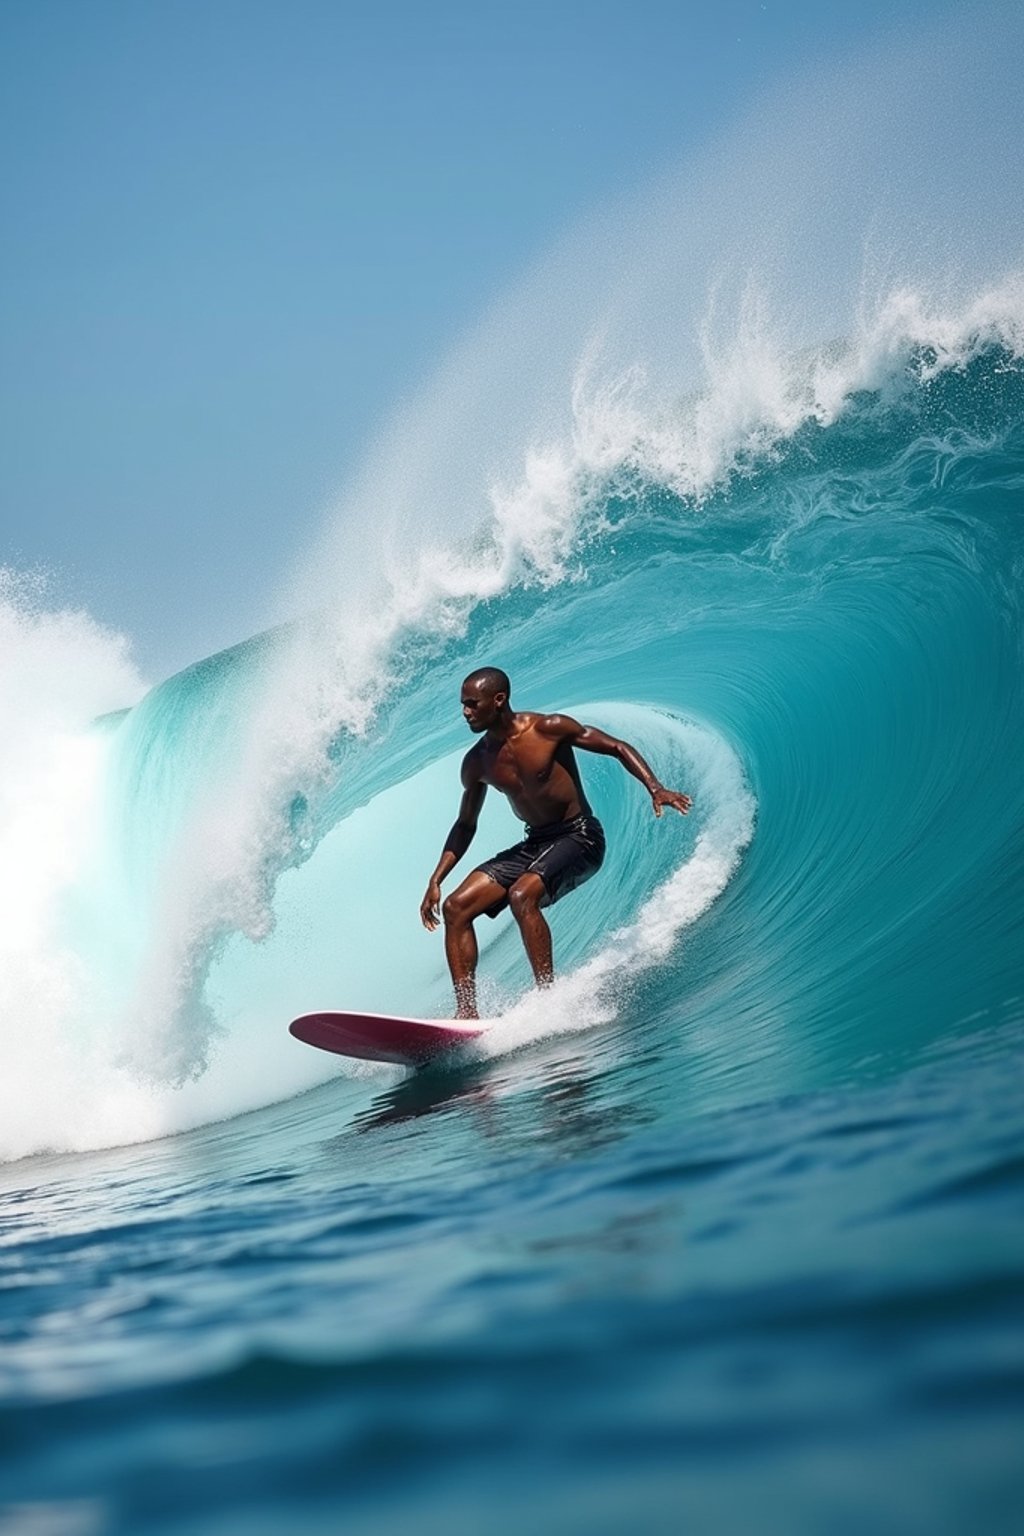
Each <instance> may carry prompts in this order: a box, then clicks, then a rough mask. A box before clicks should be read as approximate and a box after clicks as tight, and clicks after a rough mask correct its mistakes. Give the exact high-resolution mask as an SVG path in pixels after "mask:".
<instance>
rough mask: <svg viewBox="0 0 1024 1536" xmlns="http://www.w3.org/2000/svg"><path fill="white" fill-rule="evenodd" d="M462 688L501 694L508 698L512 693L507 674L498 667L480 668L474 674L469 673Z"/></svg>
mask: <svg viewBox="0 0 1024 1536" xmlns="http://www.w3.org/2000/svg"><path fill="white" fill-rule="evenodd" d="M462 686H463V688H466V687H470V686H472V687H473V688H480V689H482V690H483V691H484V692H486V693H490V694H495V693H503V694H504V695H505V697H506V699H507V698H508V696H509V694H510V693H511V692H512V684H511V683H510V682H509V680H508V673H507V672H503V671H502V670H501V668H500V667H480V668H478V670H477V671H476V672H471V673H470V674H469V676H468V677H467V678H466V681H465V682H464V683H463V685H462Z"/></svg>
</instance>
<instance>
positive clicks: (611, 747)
mask: <svg viewBox="0 0 1024 1536" xmlns="http://www.w3.org/2000/svg"><path fill="white" fill-rule="evenodd" d="M541 730H542V731H543V733H544V735H545V736H551V737H554V738H555V740H557V741H565V742H568V744H569V746H571V747H578V748H579V750H580V751H581V752H599V753H601V754H602V755H603V756H605V757H617V758H618V760H619V762H620V763H621V764H622V766H623V768H625V770H626V772H627V773H631V774H632V775H633V777H634V779H639V780H640V783H641V784H642V785H643V786H644V788H645V789H646V791H647V793H648V794H649V795H650V797H651V801H652V803H653V806H654V814H655V816H660V815H661V812H662V809H663V808H664V807H665V806H666V805H671V806H672V807H673V808H674V809H675V810H677V811H680V812H681V813H682V815H684V816H685V815H686V813H687V811H689V809H690V806H691V805H692V804H693V801H692V800H691V799H690V797H689V795H683V794H680V793H679V791H678V790H675V789H666V788H665V786H664V784H662V783H661V782H660V780H659V779H658V778H657V776H656V774H655V773H654V770H653V769H652V768H651V766H650V764H648V763H646V762H645V761H644V759H643V758H642V757H641V756H640V753H639V752H638V751H637V749H636V747H633V746H630V744H629V742H628V741H621V740H620V739H619V738H618V737H617V736H609V735H608V734H607V732H606V731H599V730H598V728H597V726H596V725H581V724H580V722H579V721H578V720H574V719H573V718H572V716H571V715H546V716H545V717H544V719H543V721H542V723H541Z"/></svg>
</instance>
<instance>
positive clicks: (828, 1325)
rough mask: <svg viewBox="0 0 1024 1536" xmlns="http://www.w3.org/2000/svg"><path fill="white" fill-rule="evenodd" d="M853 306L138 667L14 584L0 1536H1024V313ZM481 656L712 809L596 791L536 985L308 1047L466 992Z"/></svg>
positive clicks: (7, 650)
mask: <svg viewBox="0 0 1024 1536" xmlns="http://www.w3.org/2000/svg"><path fill="white" fill-rule="evenodd" d="M883 287H884V285H883ZM880 292H881V290H880ZM822 302H824V301H822ZM826 307H827V306H826ZM753 310H754V311H756V305H754V306H753ZM849 313H850V311H849V308H847V309H846V310H844V313H843V315H842V316H839V315H838V313H837V315H836V317H835V323H834V324H829V323H827V322H828V316H827V314H826V316H825V321H826V323H824V324H823V325H818V323H817V321H816V322H815V324H816V326H817V330H818V332H820V338H824V339H820V338H819V340H818V341H816V342H811V341H808V340H807V339H806V337H805V338H804V339H803V341H802V342H801V344H800V345H795V346H792V347H788V348H787V347H785V346H781V345H777V344H776V343H775V342H773V341H771V338H770V337H769V335H768V331H767V329H766V328H764V327H763V326H760V323H759V322H758V321H757V316H756V313H754V315H753V318H751V314H749V313H748V314H747V315H746V317H745V318H744V316H743V315H740V316H739V318H738V319H737V321H736V324H735V326H734V327H733V328H732V330H731V332H730V334H731V336H732V342H731V346H730V348H729V349H727V351H726V352H716V351H715V349H714V345H713V343H712V342H711V340H710V339H709V337H708V336H705V338H704V341H703V348H704V353H705V370H704V375H703V378H702V379H701V380H698V381H695V382H694V383H693V387H692V388H689V389H684V388H680V389H679V390H677V391H675V392H673V391H668V392H662V393H661V395H660V397H659V398H658V400H657V403H656V404H652V400H651V396H650V394H649V393H645V391H644V387H643V383H642V380H641V379H640V377H639V375H638V374H635V373H628V372H627V373H626V374H623V375H620V376H618V377H617V378H614V379H612V380H611V382H610V383H609V381H608V379H607V378H604V379H603V380H601V379H598V380H597V381H596V382H595V377H594V374H593V370H592V369H591V370H590V371H588V369H589V366H590V365H589V364H588V365H587V366H584V367H581V370H580V373H579V374H578V375H577V378H576V384H575V386H573V387H572V388H570V386H569V384H568V383H566V387H565V397H566V399H567V400H570V401H571V404H570V407H569V409H568V417H569V425H568V427H567V428H566V430H565V431H563V432H562V433H561V435H557V434H554V435H550V436H548V437H547V438H543V439H541V438H537V439H533V438H527V439H525V440H524V441H523V443H522V444H521V445H520V448H521V452H520V456H519V461H518V462H519V472H518V475H517V476H512V477H511V478H509V477H507V476H506V477H505V478H502V477H501V476H500V475H499V476H497V477H496V478H495V479H494V483H493V486H492V494H491V496H490V502H489V506H488V510H486V513H485V512H483V511H482V510H480V509H479V508H478V509H477V510H478V511H480V515H479V516H477V515H476V512H475V511H474V510H473V509H472V508H471V509H470V515H468V516H467V518H466V519H465V521H464V524H463V525H462V526H460V527H455V526H454V525H453V526H452V527H451V528H435V527H434V526H433V524H432V523H431V524H430V526H429V527H427V526H426V525H427V523H429V521H430V520H429V519H428V518H427V517H426V514H424V528H421V529H419V530H418V531H417V530H416V529H414V528H411V527H409V526H406V527H405V531H404V533H402V534H401V535H399V533H396V531H395V530H396V527H397V526H398V525H397V524H396V525H393V526H391V527H388V526H386V520H382V522H381V524H380V526H379V527H378V526H377V523H376V521H375V519H377V518H378V517H380V518H381V519H383V512H382V511H381V507H382V506H383V502H380V501H373V502H372V503H371V502H370V501H367V503H366V507H367V510H366V516H365V518H364V519H363V525H362V536H363V537H364V540H365V541H366V542H364V545H362V546H360V545H358V544H356V545H352V546H351V549H350V558H348V561H347V563H346V558H343V556H344V551H345V549H346V547H347V546H346V545H345V543H344V541H342V542H341V543H340V544H339V545H338V546H337V548H336V549H335V552H334V554H333V555H332V556H331V558H330V560H328V559H327V558H326V556H325V557H324V558H323V559H321V560H320V562H319V563H320V564H321V565H322V566H323V567H324V570H325V572H326V575H325V587H326V590H327V592H328V593H329V596H321V598H320V599H318V600H317V601H315V602H314V601H310V602H309V603H307V604H306V606H305V607H304V608H303V606H302V604H298V605H296V611H295V612H293V613H292V615H291V616H290V617H289V618H288V619H287V622H282V623H281V624H279V625H277V626H276V627H274V628H270V629H268V630H267V631H266V632H265V633H263V634H260V635H257V636H255V637H254V638H252V639H249V640H247V641H245V642H244V643H242V644H239V645H237V646H235V647H234V648H232V649H230V650H227V651H224V652H222V653H220V654H218V655H214V656H209V657H206V658H204V659H200V660H198V661H197V662H196V663H195V664H194V665H192V666H190V667H188V668H187V669H186V670H184V671H182V672H180V673H179V674H178V675H176V676H174V677H171V678H169V679H167V680H165V681H163V682H162V683H160V684H159V685H157V686H155V687H147V686H146V685H145V684H144V683H143V680H142V679H141V678H140V677H139V676H138V674H137V672H136V670H135V667H134V665H133V663H132V660H131V656H130V651H129V647H128V645H127V642H126V641H125V640H124V639H122V638H121V637H119V636H117V635H115V634H113V633H111V632H110V631H109V630H107V629H105V628H104V627H103V626H101V625H100V624H98V623H97V622H96V621H95V620H94V619H92V618H90V617H89V616H88V615H87V614H84V613H81V612H73V611H69V610H59V609H57V608H55V607H53V605H52V604H50V603H49V601H48V598H47V595H46V592H45V590H44V589H42V588H40V586H39V584H38V583H37V582H34V581H33V580H32V579H29V578H26V577H25V576H24V575H21V576H19V575H16V574H14V573H11V572H7V573H5V574H3V575H2V576H0V654H2V656H3V664H2V666H0V1030H2V1033H3V1051H2V1062H3V1065H2V1070H0V1536H150V1533H152V1536H157V1533H160V1536H164V1533H166V1536H233V1533H236V1532H237V1533H239V1536H241V1533H243V1532H244V1533H245V1536H271V1533H272V1536H278V1533H281V1532H291V1531H296V1532H302V1533H304V1536H305V1533H308V1536H321V1533H322V1536H327V1533H334V1532H336V1531H339V1530H344V1531H345V1532H348V1533H353V1536H356V1533H363V1532H366V1533H370V1532H373V1533H379V1532H386V1531H396V1532H397V1531H407V1530H409V1529H413V1528H415V1530H416V1531H417V1532H418V1533H419V1536H435V1533H436V1536H442V1533H443V1536H461V1533H466V1536H471V1533H472V1536H475V1533H477V1532H480V1531H482V1530H486V1531H488V1532H489V1533H491V1536H520V1533H521V1532H522V1531H523V1530H531V1531H536V1532H541V1533H547V1532H557V1533H562V1532H568V1531H576V1530H585V1531H588V1532H591V1533H593V1536H604V1533H608V1536H612V1533H615V1536H617V1533H620V1532H624V1531H632V1530H638V1531H644V1532H648V1533H654V1536H660V1533H665V1536H669V1533H672V1536H674V1533H677V1532H680V1531H684V1530H688V1529H694V1530H701V1531H705V1530H708V1531H716V1532H729V1533H736V1536H745V1533H747V1532H750V1531H758V1532H764V1533H769V1536H776V1533H777V1536H817V1533H819V1532H822V1531H829V1532H830V1533H836V1536H842V1533H845V1532H850V1533H853V1532H856V1533H858V1536H859V1533H861V1532H864V1531H871V1532H873V1533H878V1536H888V1533H893V1536H896V1533H899V1536H911V1533H918V1532H920V1533H922V1536H924V1533H927V1536H944V1533H960V1532H967V1531H975V1530H979V1529H980V1530H983V1531H985V1532H986V1536H1011V1533H1014V1536H1015V1533H1017V1532H1019V1531H1020V1529H1021V1510H1022V1508H1024V1454H1022V1450H1024V1219H1022V1218H1024V1112H1022V1110H1024V942H1022V934H1024V858H1022V855H1024V773H1022V771H1021V764H1022V746H1024V686H1022V679H1024V671H1022V660H1024V655H1022V651H1024V645H1022V640H1024V625H1022V580H1021V578H1022V575H1024V520H1022V511H1024V287H1022V283H1021V281H1020V279H1019V277H1017V278H1015V277H1014V276H1013V275H1012V271H1011V274H1010V276H1008V277H1006V276H1004V277H1002V278H1000V279H999V280H993V281H992V282H988V283H979V284H976V285H975V286H974V287H973V288H972V287H971V286H970V284H969V283H967V282H966V280H965V281H964V282H963V283H961V285H960V289H959V290H958V295H957V296H956V297H955V299H948V300H946V299H942V298H941V297H938V298H937V297H936V296H935V294H934V293H927V292H925V291H924V290H923V289H915V288H914V286H913V283H912V282H911V281H910V280H909V279H908V280H907V281H906V282H903V281H901V282H899V283H896V282H893V283H891V284H890V285H889V287H888V288H887V289H886V290H885V291H884V292H881V297H880V299H879V301H878V302H877V303H873V304H871V305H866V306H865V308H864V310H863V312H862V314H861V316H860V319H859V320H858V321H857V323H856V324H850V323H848V321H849ZM665 326H666V327H667V326H668V320H667V319H666V321H665ZM727 329H728V327H727ZM505 361H506V359H505V357H504V356H500V357H498V358H497V359H496V361H494V362H493V367H494V368H496V369H499V370H500V369H503V368H504V366H505ZM470 387H471V389H472V390H473V391H475V390H476V389H477V378H476V375H473V374H472V373H471V374H470V385H469V386H467V389H469V388H470ZM446 398H447V397H445V396H444V395H443V392H442V394H441V395H439V397H438V402H439V403H437V405H436V420H435V421H434V423H433V426H431V423H430V420H429V419H428V427H430V428H431V430H430V431H428V432H427V434H426V435H427V436H428V437H430V436H431V435H433V433H434V429H435V428H436V430H437V432H440V430H441V429H440V427H439V426H438V422H440V419H441V417H442V416H444V414H445V412H446V411H447V409H448V407H447V405H446V403H445V401H446ZM510 409H511V407H510ZM453 431H454V428H453ZM466 432H467V434H468V435H469V436H472V432H471V428H466ZM442 436H443V434H442ZM448 441H449V440H448V439H447V438H445V439H443V444H442V446H443V448H444V452H443V453H441V454H440V457H439V459H438V464H439V465H441V468H444V467H446V466H447V463H448V460H447V457H446V455H447V444H448ZM410 442H412V438H410ZM413 447H415V443H413ZM389 452H390V453H391V459H392V460H393V461H394V463H395V464H396V465H399V467H401V466H402V465H404V463H405V458H404V457H403V453H400V452H398V451H397V450H389V449H388V446H387V444H386V443H385V445H384V447H383V448H382V449H381V450H380V455H381V458H382V461H384V462H387V461H388V455H389ZM481 455H482V457H486V455H483V451H482V450H481ZM414 459H415V454H414V453H413V452H412V449H410V452H409V460H410V461H413V460H414ZM400 461H401V463H400ZM486 468H487V466H486V465H485V469H486ZM395 472H396V474H397V473H398V470H397V469H396V471H395ZM403 472H404V469H403ZM438 473H439V474H440V473H441V469H439V470H438ZM453 474H454V471H453ZM413 480H414V481H416V476H415V475H413ZM414 491H416V493H417V494H414V495H412V498H411V499H412V503H413V504H417V496H418V482H417V483H416V484H415V485H414ZM424 495H426V492H424ZM452 499H453V501H455V500H457V499H458V498H457V497H456V496H455V493H454V492H453V493H452ZM481 506H482V504H481ZM338 549H340V550H341V551H342V555H341V556H339V554H338V552H337V551H338ZM367 549H371V551H373V558H372V559H367V558H365V556H366V551H367ZM313 563H314V564H316V563H317V562H316V561H314V562H313ZM310 591H312V588H310ZM299 610H301V611H299ZM482 664H494V665H500V666H503V667H504V668H506V669H507V670H508V672H509V673H510V674H511V677H512V681H513V704H514V705H515V706H517V707H520V708H524V709H543V710H556V709H557V710H561V711H566V712H569V713H572V714H574V715H576V716H577V717H578V718H580V719H583V720H585V721H586V722H589V723H592V724H595V725H598V726H600V727H602V728H604V729H606V730H609V731H611V732H613V733H615V734H618V735H622V736H625V737H626V738H627V739H628V740H630V741H631V742H633V743H634V744H635V745H637V746H638V747H639V748H640V750H641V751H642V752H643V753H644V755H645V756H646V757H647V758H648V759H649V760H650V762H651V763H652V765H653V766H654V768H655V771H656V772H657V773H658V774H659V775H660V777H661V778H662V779H663V781H664V782H665V783H666V784H668V785H669V786H670V787H673V788H677V789H681V790H685V791H686V792H688V793H689V794H690V795H692V797H693V801H694V806H693V810H692V813H691V814H690V816H689V817H687V818H685V819H684V818H682V817H679V816H676V815H674V814H672V813H671V812H666V814H665V815H664V816H663V817H662V818H661V819H656V818H655V817H653V816H652V814H651V809H650V805H649V802H648V800H647V797H646V795H645V793H644V791H643V790H642V788H641V787H640V786H639V785H638V784H637V783H636V781H635V780H633V779H632V778H630V777H629V776H628V775H627V774H625V773H624V772H622V770H621V769H620V768H619V767H618V766H617V765H616V764H615V763H613V762H610V761H608V760H606V759H601V758H597V757H591V756H587V755H581V758H580V762H581V768H582V772H583V776H584V780H585V783H586V785H587V788H588V792H589V796H590V798H591V800H592V802H593V805H594V808H595V810H596V812H597V814H599V815H600V817H601V819H602V820H603V822H604V824H605V827H606V829H607V833H608V841H609V852H608V857H607V860H606V863H605V866H604V868H603V870H602V871H601V873H600V874H599V875H598V876H597V877H596V878H595V879H593V880H592V881H590V882H589V883H588V884H587V885H586V886H585V887H583V888H582V889H581V890H580V891H578V892H576V893H574V894H573V895H572V896H571V897H570V898H568V899H566V900H565V901H564V902H562V903H560V904H559V905H558V906H557V907H556V908H555V909H554V911H553V913H552V914H551V922H552V928H553V932H554V938H555V958H556V966H557V969H558V973H559V979H558V981H557V983H556V985H555V986H554V987H553V988H552V989H551V990H550V991H549V992H547V993H545V994H543V995H538V994H536V993H533V992H532V991H531V990H530V989H529V987H528V985H527V982H528V970H527V966H526V962H525V958H524V955H523V953H522V949H521V945H520V942H519V938H518V932H517V930H516V928H515V925H514V923H513V922H512V921H511V919H509V918H508V917H507V916H506V917H505V918H503V919H501V920H499V921H498V922H495V923H493V924H491V923H481V924H480V925H478V926H479V928H480V937H481V962H480V980H481V1004H482V1009H483V1011H484V1012H485V1013H487V1014H488V1015H489V1016H491V1017H492V1018H493V1019H494V1021H495V1022H494V1023H493V1025H492V1027H491V1028H490V1029H489V1031H488V1033H487V1035H486V1036H485V1038H484V1040H483V1041H482V1043H481V1045H480V1046H479V1047H478V1048H476V1049H474V1050H467V1051H466V1053H465V1054H464V1055H463V1056H461V1057H459V1058H457V1059H453V1060H452V1061H450V1062H449V1063H447V1064H446V1065H445V1067H444V1068H443V1069H438V1070H434V1071H430V1072H423V1073H419V1074H415V1075H412V1074H406V1073H403V1072H402V1071H400V1070H399V1069H397V1068H389V1067H378V1066H374V1065H371V1064H365V1063H355V1062H351V1063H349V1062H347V1061H344V1060H342V1059H340V1058H335V1057H332V1056H329V1055H327V1054H325V1053H322V1052H317V1051H314V1050H311V1049H309V1048H306V1047H304V1046H302V1045H300V1044H299V1043H298V1042H296V1041H294V1040H292V1039H291V1038H290V1037H289V1035H288V1033H287V1023H288V1021H289V1019H290V1018H292V1017H293V1016H294V1015H296V1014H298V1013H301V1012H306V1011H310V1010H313V1009H316V1008H322V1007H343V1006H351V1007H355V1008H364V1009H369V1010H373V1011H393V1012H411V1013H415V1014H427V1015H435V1016H439V1017H440V1016H445V1015H446V1014H448V1013H449V1012H450V1011H451V1007H452V1002H451V996H450V988H449V982H448V979H447V973H446V968H445V965H444V959H443V950H442V943H441V936H440V934H428V933H426V932H425V931H424V930H423V928H422V926H421V925H420V923H419V919H418V906H419V902H420V899H421V897H422V895H423V891H424V888H425V885H426V881H427V878H428V876H429V874H430V871H431V870H432V868H433V866H434V863H435V861H436V859H437V856H438V853H439V851H440V848H441V846H442V844H443V841H444V838H445V836H446V833H447V831H448V828H449V826H450V824H451V822H452V820H453V818H454V815H455V812H456V809H457V805H458V797H459V780H458V771H459V763H460V761H461V757H462V754H463V753H464V752H465V750H466V749H467V747H468V746H469V744H470V741H471V738H470V737H469V735H468V732H467V730H466V728H465V725H464V723H463V721H462V718H461V713H460V709H459V686H460V683H461V681H462V679H463V677H464V676H465V674H466V673H467V672H468V671H470V670H471V669H472V668H474V667H476V666H479V665H482ZM517 835H518V827H517V824H516V823H515V822H514V820H513V818H512V816H511V813H510V811H509V809H508V808H507V806H505V805H504V804H498V803H495V797H494V796H493V795H492V796H490V797H489V799H488V802H487V804H486V805H485V809H484V815H483V817H482V820H481V826H480V831H479V833H478V837H477V841H476V843H475V845H474V849H473V851H472V853H471V855H470V857H469V858H468V859H467V860H466V863H465V866H464V867H465V868H467V869H468V868H469V867H470V865H471V864H472V863H473V862H475V857H476V856H478V857H481V858H482V857H484V856H486V855H488V854H490V853H492V852H494V851H495V850H496V849H498V848H500V847H503V846H505V845H507V844H508V843H509V842H510V841H512V840H514V838H515V837H516V836H517Z"/></svg>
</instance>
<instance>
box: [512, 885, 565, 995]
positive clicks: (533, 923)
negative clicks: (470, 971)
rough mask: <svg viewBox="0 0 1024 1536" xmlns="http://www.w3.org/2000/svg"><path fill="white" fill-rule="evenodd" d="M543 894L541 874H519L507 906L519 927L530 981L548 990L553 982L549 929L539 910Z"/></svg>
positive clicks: (553, 969)
mask: <svg viewBox="0 0 1024 1536" xmlns="http://www.w3.org/2000/svg"><path fill="white" fill-rule="evenodd" d="M544 894H545V889H544V881H543V880H542V879H541V877H540V875H520V876H519V879H518V880H517V881H516V883H515V885H513V886H511V887H510V888H509V893H508V904H509V906H510V907H511V909H512V916H513V917H514V918H515V920H516V922H517V923H518V924H519V932H520V933H521V934H522V936H523V943H524V944H525V945H526V955H527V959H528V960H529V962H530V965H531V967H532V968H533V979H534V981H535V982H536V983H537V985H538V987H550V985H551V983H552V982H553V981H554V979H555V968H554V962H553V961H552V957H551V929H550V928H549V927H548V925H547V920H546V919H545V918H544V916H543V915H542V913H541V910H540V904H541V902H542V901H543V899H544Z"/></svg>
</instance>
